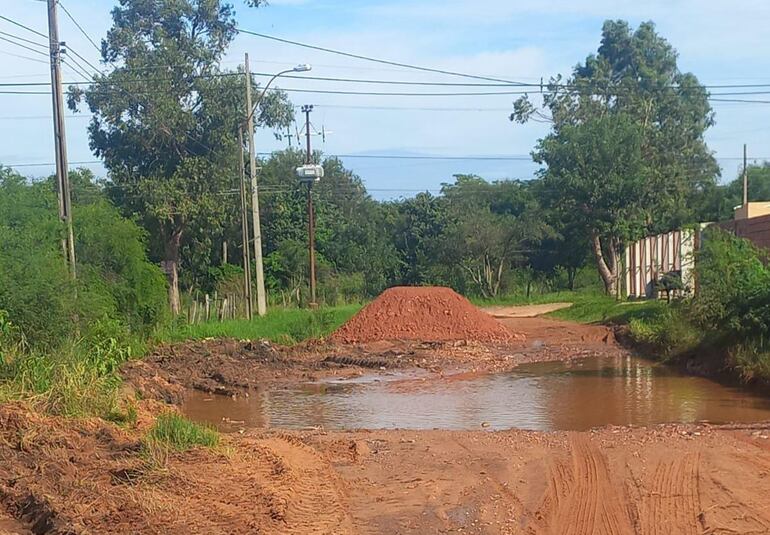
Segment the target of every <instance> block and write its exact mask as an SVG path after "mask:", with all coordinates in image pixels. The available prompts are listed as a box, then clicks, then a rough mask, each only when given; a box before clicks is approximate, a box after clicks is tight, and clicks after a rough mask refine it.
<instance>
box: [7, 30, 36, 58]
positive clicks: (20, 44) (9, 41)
mask: <svg viewBox="0 0 770 535" xmlns="http://www.w3.org/2000/svg"><path fill="white" fill-rule="evenodd" d="M0 41H6V42H8V43H11V44H12V45H16V46H20V47H21V48H25V49H27V50H29V51H30V52H34V53H35V54H40V55H41V56H48V54H46V53H45V52H43V51H41V50H38V49H37V48H32V47H31V46H27V45H25V44H22V43H17V42H16V41H12V40H10V39H8V38H7V37H3V36H1V35H0Z"/></svg>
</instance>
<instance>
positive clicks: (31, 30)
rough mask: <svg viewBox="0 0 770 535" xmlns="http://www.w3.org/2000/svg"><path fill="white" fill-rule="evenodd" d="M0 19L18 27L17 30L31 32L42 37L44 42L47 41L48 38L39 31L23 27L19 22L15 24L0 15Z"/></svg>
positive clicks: (13, 21)
mask: <svg viewBox="0 0 770 535" xmlns="http://www.w3.org/2000/svg"><path fill="white" fill-rule="evenodd" d="M0 19H3V20H5V21H8V22H10V23H11V24H15V25H16V26H18V27H19V28H24V29H25V30H27V31H30V32H32V33H34V34H36V35H39V36H40V37H42V38H44V39H46V40H47V39H48V36H47V35H46V34H44V33H42V32H39V31H37V30H34V29H32V28H30V27H29V26H25V25H23V24H22V23H20V22H16V21H15V20H13V19H9V18H8V17H5V16H3V15H0Z"/></svg>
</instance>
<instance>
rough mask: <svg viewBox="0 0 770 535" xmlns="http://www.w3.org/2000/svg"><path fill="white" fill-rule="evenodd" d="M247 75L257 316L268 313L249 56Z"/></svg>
mask: <svg viewBox="0 0 770 535" xmlns="http://www.w3.org/2000/svg"><path fill="white" fill-rule="evenodd" d="M244 72H245V74H246V128H247V129H248V135H249V172H250V173H251V217H252V226H253V227H254V262H255V268H256V276H257V314H259V315H260V316H264V315H265V314H266V313H267V299H266V298H265V270H264V266H263V262H262V230H261V228H260V223H259V193H258V191H257V151H256V148H255V146H254V110H253V109H252V107H251V71H249V55H248V54H246V55H245V61H244Z"/></svg>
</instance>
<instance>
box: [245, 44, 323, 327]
mask: <svg viewBox="0 0 770 535" xmlns="http://www.w3.org/2000/svg"><path fill="white" fill-rule="evenodd" d="M245 60H246V61H245V65H244V70H245V74H246V111H247V112H248V114H247V115H246V120H245V121H244V128H245V129H246V131H247V132H248V136H249V170H250V172H251V217H252V227H253V229H254V264H255V266H254V267H255V268H256V272H255V275H256V279H257V314H259V315H260V316H264V315H265V314H266V313H267V298H266V296H265V272H264V267H263V262H262V231H261V229H260V224H259V196H258V194H257V151H256V149H255V147H254V113H255V112H256V111H257V108H258V107H259V105H260V104H261V103H262V100H263V99H264V98H265V95H266V94H267V90H268V89H269V88H270V84H272V83H273V81H274V80H275V79H276V78H278V77H279V76H281V75H284V74H288V73H290V72H307V71H309V70H310V69H312V67H311V66H310V65H309V64H307V63H302V64H300V65H297V66H296V67H294V68H292V69H286V70H285V71H281V72H279V73H276V74H274V75H273V77H272V78H270V80H268V82H267V84H265V88H264V89H263V90H262V93H261V94H260V95H259V98H258V99H257V102H256V103H255V104H254V105H253V106H252V105H251V72H250V71H249V55H248V54H246V57H245Z"/></svg>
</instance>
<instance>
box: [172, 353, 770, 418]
mask: <svg viewBox="0 0 770 535" xmlns="http://www.w3.org/2000/svg"><path fill="white" fill-rule="evenodd" d="M182 410H183V412H185V414H187V415H188V416H189V417H190V418H192V419H194V420H197V421H203V422H207V423H211V424H213V425H215V426H217V427H218V428H220V429H221V430H223V431H236V430H239V429H248V428H255V427H272V428H288V429H305V428H324V429H328V430H340V429H391V428H402V429H434V428H437V429H479V428H482V427H484V428H489V429H509V428H521V429H532V430H539V431H554V430H586V429H590V428H592V427H597V426H602V425H654V424H658V423H670V422H700V421H708V422H711V423H726V422H757V421H764V420H770V398H765V397H761V396H758V395H756V394H753V393H751V392H748V391H746V390H742V389H740V388H733V387H728V386H724V385H722V384H719V383H717V382H714V381H711V380H709V379H705V378H702V377H692V376H687V375H684V374H682V373H680V372H678V371H677V370H674V369H672V368H669V367H666V366H662V365H659V364H655V363H652V362H649V361H647V360H643V359H639V358H636V357H624V358H595V359H582V360H575V361H572V362H547V363H535V364H527V365H523V366H520V367H518V368H516V369H515V370H514V371H512V372H508V373H503V374H492V375H475V376H474V375H462V376H457V377H445V378H439V377H436V376H435V375H428V374H421V373H418V372H410V373H403V374H387V375H385V374H383V375H365V376H362V377H357V378H353V379H338V380H325V381H322V382H317V383H307V384H300V385H294V386H291V387H286V388H275V389H267V390H261V391H255V392H252V393H251V395H250V396H249V397H238V398H236V399H231V398H228V397H221V396H212V395H210V394H203V393H200V392H191V393H190V395H189V396H188V398H187V400H186V401H185V404H184V405H183V407H182Z"/></svg>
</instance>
